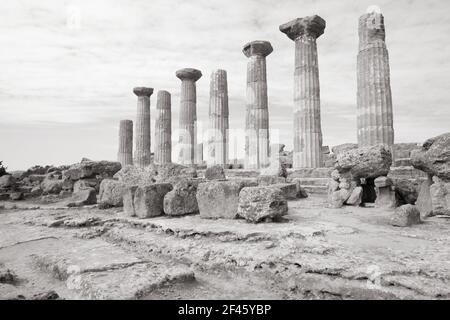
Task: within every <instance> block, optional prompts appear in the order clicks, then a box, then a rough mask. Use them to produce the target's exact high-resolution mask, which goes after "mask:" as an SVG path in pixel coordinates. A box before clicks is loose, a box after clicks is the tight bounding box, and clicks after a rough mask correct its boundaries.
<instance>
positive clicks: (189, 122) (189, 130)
mask: <svg viewBox="0 0 450 320" xmlns="http://www.w3.org/2000/svg"><path fill="white" fill-rule="evenodd" d="M176 76H177V77H178V78H179V79H180V80H181V95H180V120H179V130H180V137H179V140H178V143H179V147H180V152H179V154H178V163H180V164H183V165H191V164H195V149H196V145H197V124H196V122H197V93H196V85H195V82H196V81H197V80H198V79H200V78H201V76H202V73H201V72H200V70H197V69H191V68H185V69H181V70H178V71H177V72H176Z"/></svg>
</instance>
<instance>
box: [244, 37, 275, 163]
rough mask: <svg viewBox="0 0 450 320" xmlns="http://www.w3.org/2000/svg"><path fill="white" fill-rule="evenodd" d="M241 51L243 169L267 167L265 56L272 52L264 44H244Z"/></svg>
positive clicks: (260, 42) (268, 46)
mask: <svg viewBox="0 0 450 320" xmlns="http://www.w3.org/2000/svg"><path fill="white" fill-rule="evenodd" d="M242 51H243V52H244V54H245V56H246V57H247V58H249V61H248V64H247V106H246V119H245V131H246V133H245V134H246V135H245V168H247V169H259V168H263V167H266V166H267V165H268V164H269V109H268V101H267V75H266V56H268V55H269V54H270V53H271V52H272V51H273V48H272V45H271V44H270V42H268V41H252V42H249V43H247V44H246V45H245V46H244V48H243V50H242Z"/></svg>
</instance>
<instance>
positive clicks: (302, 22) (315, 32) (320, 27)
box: [280, 15, 326, 41]
mask: <svg viewBox="0 0 450 320" xmlns="http://www.w3.org/2000/svg"><path fill="white" fill-rule="evenodd" d="M325 26H326V22H325V20H324V19H322V18H321V17H319V16H318V15H314V16H309V17H304V18H297V19H294V20H292V21H289V22H287V23H285V24H282V25H281V26H280V31H281V32H283V33H285V34H286V35H287V36H288V37H289V39H291V40H294V41H295V39H297V38H298V37H300V36H303V35H308V36H312V37H314V38H316V39H317V38H318V37H320V36H321V35H322V34H323V32H324V30H325Z"/></svg>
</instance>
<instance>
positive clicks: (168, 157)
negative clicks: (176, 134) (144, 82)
mask: <svg viewBox="0 0 450 320" xmlns="http://www.w3.org/2000/svg"><path fill="white" fill-rule="evenodd" d="M156 111H157V115H156V121H155V159H154V162H155V163H157V164H164V163H171V162H172V111H171V96H170V93H169V92H167V91H158V96H157V103H156Z"/></svg>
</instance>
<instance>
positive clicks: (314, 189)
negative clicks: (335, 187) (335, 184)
mask: <svg viewBox="0 0 450 320" xmlns="http://www.w3.org/2000/svg"><path fill="white" fill-rule="evenodd" d="M302 187H303V189H305V190H306V193H307V194H321V195H322V194H323V195H326V194H327V193H328V188H327V186H310V185H302Z"/></svg>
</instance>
